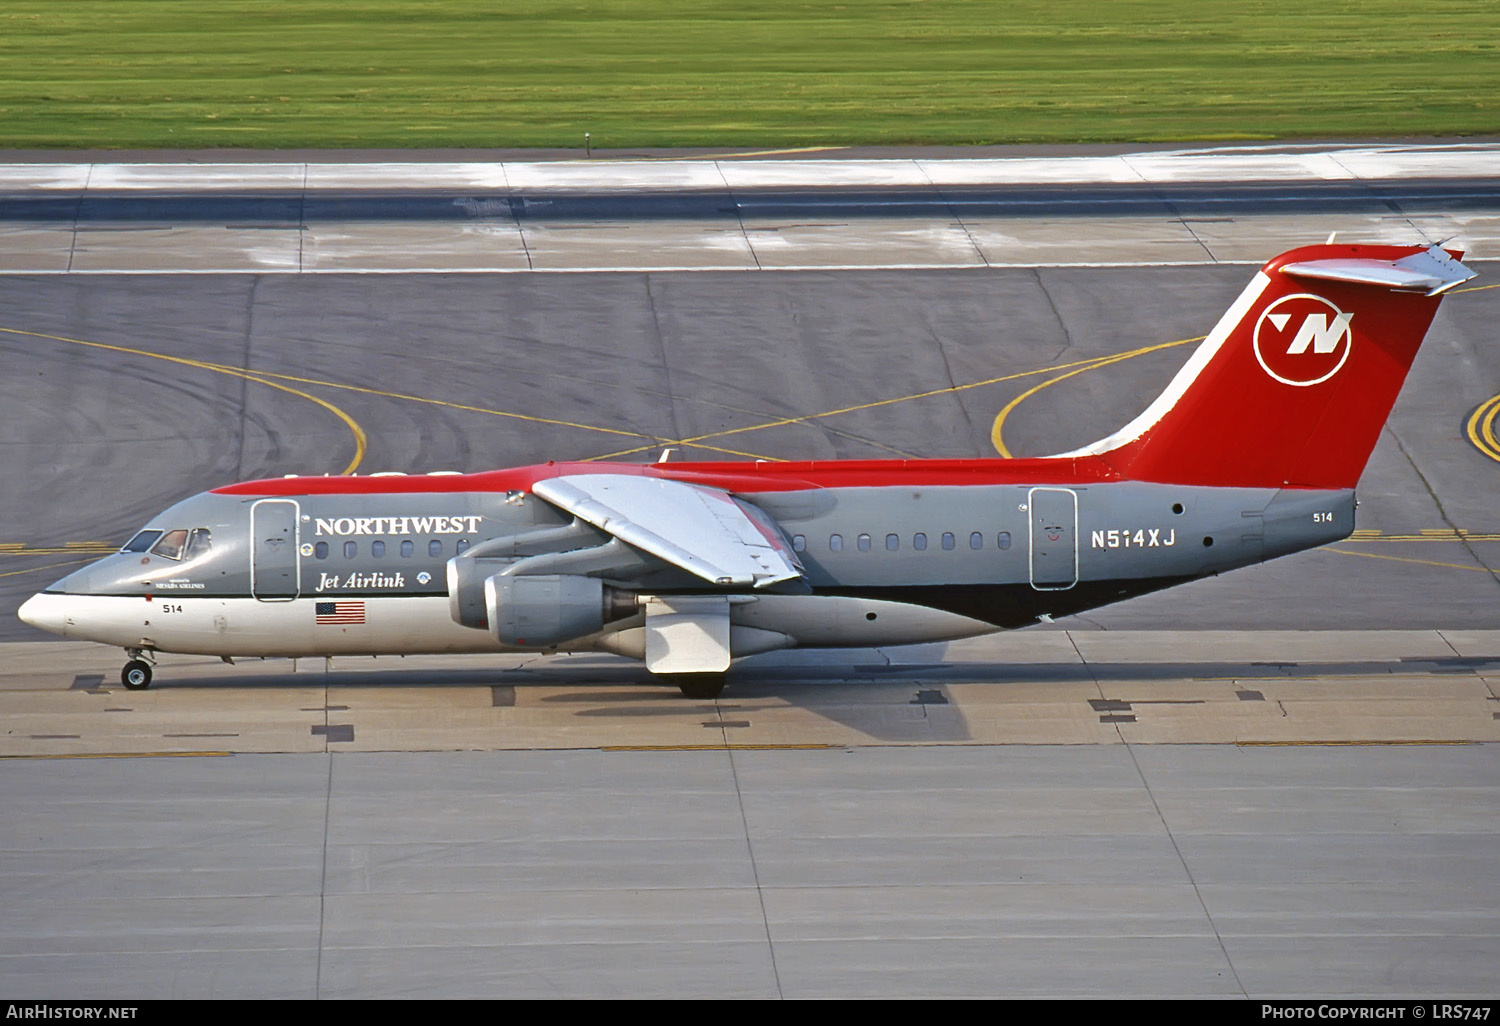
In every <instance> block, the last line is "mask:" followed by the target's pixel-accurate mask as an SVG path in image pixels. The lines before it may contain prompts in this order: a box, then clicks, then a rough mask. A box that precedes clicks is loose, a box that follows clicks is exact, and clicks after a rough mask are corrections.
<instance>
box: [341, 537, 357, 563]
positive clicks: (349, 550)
mask: <svg viewBox="0 0 1500 1026" xmlns="http://www.w3.org/2000/svg"><path fill="white" fill-rule="evenodd" d="M357 555H359V542H352V541H346V542H344V558H345V559H353V558H354V557H355V556H357Z"/></svg>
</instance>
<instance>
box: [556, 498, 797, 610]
mask: <svg viewBox="0 0 1500 1026" xmlns="http://www.w3.org/2000/svg"><path fill="white" fill-rule="evenodd" d="M532 491H533V492H534V493H535V494H536V495H538V496H540V497H541V498H543V499H545V500H546V501H547V502H550V503H552V505H554V506H557V507H558V508H559V509H562V510H565V511H567V512H569V513H571V514H573V515H574V516H576V517H578V518H579V519H580V520H584V521H586V522H588V523H590V524H593V525H594V526H595V527H598V528H600V529H602V530H605V531H608V532H609V533H610V534H612V535H614V536H615V537H616V538H619V539H620V540H621V541H623V542H625V543H626V544H628V545H633V546H635V547H636V548H638V549H641V550H642V551H645V552H649V553H650V554H651V555H653V556H656V557H658V558H660V559H664V560H666V561H667V562H668V563H671V564H673V565H675V566H680V567H682V568H683V569H684V570H687V571H689V572H691V573H693V574H696V575H697V576H699V577H701V578H703V579H704V580H706V581H710V582H712V583H714V584H720V585H726V586H739V587H744V586H747V585H749V586H753V587H756V588H765V587H768V586H770V585H772V584H776V583H778V582H780V581H791V580H796V579H798V578H800V577H801V576H802V569H801V567H800V565H799V564H798V563H797V557H796V556H795V555H793V553H792V551H791V548H790V547H789V546H788V545H787V543H786V540H785V539H784V538H783V537H782V536H781V532H780V530H779V529H778V528H777V527H776V525H775V523H774V522H773V521H772V520H771V519H770V517H768V516H767V515H766V514H765V513H764V512H763V511H761V510H759V509H756V508H755V507H754V506H751V505H749V504H748V503H744V502H740V501H739V500H738V499H735V498H734V497H733V496H732V495H730V494H729V493H728V492H726V491H723V490H722V489H719V488H708V487H705V486H703V485H695V484H688V483H687V482H684V481H668V480H664V479H662V478H657V477H637V476H633V475H629V474H569V475H564V476H562V477H552V478H547V479H545V480H542V481H538V482H537V483H536V484H535V485H534V486H533V487H532Z"/></svg>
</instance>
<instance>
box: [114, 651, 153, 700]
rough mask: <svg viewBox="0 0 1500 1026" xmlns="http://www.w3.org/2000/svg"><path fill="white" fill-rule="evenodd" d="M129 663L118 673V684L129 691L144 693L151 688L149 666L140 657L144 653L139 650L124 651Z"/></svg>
mask: <svg viewBox="0 0 1500 1026" xmlns="http://www.w3.org/2000/svg"><path fill="white" fill-rule="evenodd" d="M125 654H126V655H128V656H130V662H128V663H126V664H125V668H124V669H123V670H121V671H120V683H121V684H124V685H125V687H126V688H127V689H128V690H130V691H144V690H146V689H147V688H149V687H150V686H151V664H150V663H148V662H147V661H146V660H145V659H142V658H141V657H142V656H143V655H145V654H146V653H145V652H144V651H143V650H141V649H139V648H130V649H126V650H125Z"/></svg>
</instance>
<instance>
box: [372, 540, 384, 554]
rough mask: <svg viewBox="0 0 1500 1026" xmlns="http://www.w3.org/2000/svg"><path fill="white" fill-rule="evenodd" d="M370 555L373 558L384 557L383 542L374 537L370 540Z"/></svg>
mask: <svg viewBox="0 0 1500 1026" xmlns="http://www.w3.org/2000/svg"><path fill="white" fill-rule="evenodd" d="M370 555H371V556H373V557H374V558H375V559H384V558H385V542H383V541H381V540H380V539H379V538H376V539H375V540H374V541H372V542H371V543H370Z"/></svg>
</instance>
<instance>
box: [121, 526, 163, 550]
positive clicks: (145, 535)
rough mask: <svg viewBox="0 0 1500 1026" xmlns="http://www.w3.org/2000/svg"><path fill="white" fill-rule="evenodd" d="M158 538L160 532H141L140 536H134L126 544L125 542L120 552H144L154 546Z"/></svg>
mask: <svg viewBox="0 0 1500 1026" xmlns="http://www.w3.org/2000/svg"><path fill="white" fill-rule="evenodd" d="M160 537H161V532H160V531H142V532H141V533H140V534H138V535H136V536H135V537H134V538H132V539H130V540H129V541H128V542H126V543H125V547H124V548H122V549H121V550H120V551H121V552H145V551H146V550H147V549H149V548H150V547H151V546H153V545H155V544H156V539H158V538H160Z"/></svg>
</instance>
